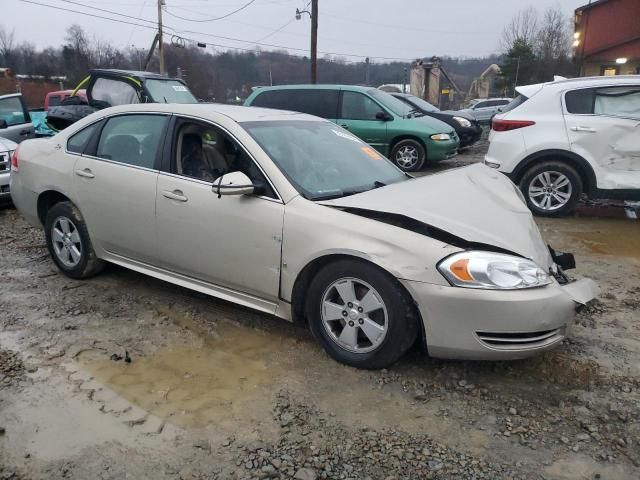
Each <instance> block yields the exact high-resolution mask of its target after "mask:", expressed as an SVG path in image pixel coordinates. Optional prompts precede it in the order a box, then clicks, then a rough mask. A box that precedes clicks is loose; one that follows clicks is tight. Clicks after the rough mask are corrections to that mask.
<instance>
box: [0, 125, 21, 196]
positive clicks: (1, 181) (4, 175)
mask: <svg viewBox="0 0 640 480" xmlns="http://www.w3.org/2000/svg"><path fill="white" fill-rule="evenodd" d="M17 146H18V144H17V143H15V142H13V141H11V140H9V139H7V138H2V137H0V204H3V203H6V202H7V201H8V200H10V199H11V193H10V189H9V180H10V178H9V177H10V176H11V175H10V174H11V156H12V155H13V152H14V150H15V149H16V147H17Z"/></svg>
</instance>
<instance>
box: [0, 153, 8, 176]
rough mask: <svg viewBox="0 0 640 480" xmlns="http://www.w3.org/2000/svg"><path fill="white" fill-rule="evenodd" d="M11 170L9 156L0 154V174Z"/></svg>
mask: <svg viewBox="0 0 640 480" xmlns="http://www.w3.org/2000/svg"><path fill="white" fill-rule="evenodd" d="M10 168H11V155H9V152H2V153H0V172H7V171H9V169H10Z"/></svg>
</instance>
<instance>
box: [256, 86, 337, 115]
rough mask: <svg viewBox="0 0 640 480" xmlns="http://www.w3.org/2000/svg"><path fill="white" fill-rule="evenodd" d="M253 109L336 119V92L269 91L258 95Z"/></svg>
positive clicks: (311, 90)
mask: <svg viewBox="0 0 640 480" xmlns="http://www.w3.org/2000/svg"><path fill="white" fill-rule="evenodd" d="M251 106H253V107H264V108H276V109H279V110H291V111H293V112H301V113H308V114H309V115H315V116H317V117H322V118H336V117H337V114H338V91H337V90H313V89H307V90H271V91H267V92H263V93H261V94H259V95H258V96H257V97H256V98H255V99H254V100H253V102H252V103H251Z"/></svg>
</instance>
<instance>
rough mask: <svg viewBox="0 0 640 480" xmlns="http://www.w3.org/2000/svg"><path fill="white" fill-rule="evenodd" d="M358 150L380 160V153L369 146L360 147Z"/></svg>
mask: <svg viewBox="0 0 640 480" xmlns="http://www.w3.org/2000/svg"><path fill="white" fill-rule="evenodd" d="M360 150H362V151H363V152H364V153H366V154H367V155H369V157H371V159H373V160H382V155H380V154H379V153H378V152H376V151H375V150H374V149H373V148H371V147H362V148H361V149H360Z"/></svg>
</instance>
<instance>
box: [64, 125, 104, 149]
mask: <svg viewBox="0 0 640 480" xmlns="http://www.w3.org/2000/svg"><path fill="white" fill-rule="evenodd" d="M98 125H99V123H94V124H93V125H89V126H88V127H87V128H84V129H82V130H80V131H79V132H78V133H74V134H73V135H71V137H69V140H68V141H67V151H68V152H72V153H79V154H82V153H83V152H84V149H85V148H86V147H87V144H88V143H89V140H91V137H92V136H93V134H94V133H95V132H96V131H97V128H98Z"/></svg>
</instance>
